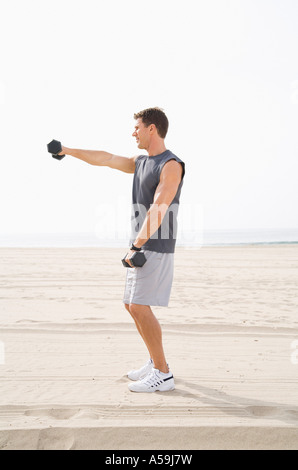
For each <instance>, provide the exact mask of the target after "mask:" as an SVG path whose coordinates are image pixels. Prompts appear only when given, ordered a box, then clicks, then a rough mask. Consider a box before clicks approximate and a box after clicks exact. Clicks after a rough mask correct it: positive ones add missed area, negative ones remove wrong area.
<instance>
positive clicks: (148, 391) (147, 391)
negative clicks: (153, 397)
mask: <svg viewBox="0 0 298 470" xmlns="http://www.w3.org/2000/svg"><path fill="white" fill-rule="evenodd" d="M128 389H129V390H130V391H131V392H136V393H154V392H171V391H172V390H175V385H173V386H172V387H171V388H167V389H166V390H163V389H155V390H132V389H131V388H130V387H128Z"/></svg>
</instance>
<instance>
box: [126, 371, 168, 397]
mask: <svg viewBox="0 0 298 470" xmlns="http://www.w3.org/2000/svg"><path fill="white" fill-rule="evenodd" d="M128 388H129V390H130V391H131V392H168V391H170V390H174V389H175V383H174V377H173V374H172V373H171V372H168V373H167V374H165V373H163V372H161V371H160V370H158V369H154V367H153V368H152V371H151V372H149V374H148V375H146V377H144V378H143V379H141V380H138V382H135V383H134V384H129V386H128Z"/></svg>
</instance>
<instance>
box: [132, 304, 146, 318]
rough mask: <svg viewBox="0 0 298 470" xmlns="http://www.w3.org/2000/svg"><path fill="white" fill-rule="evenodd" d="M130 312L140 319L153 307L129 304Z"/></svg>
mask: <svg viewBox="0 0 298 470" xmlns="http://www.w3.org/2000/svg"><path fill="white" fill-rule="evenodd" d="M129 312H130V314H131V315H132V316H133V317H134V318H136V319H139V318H142V317H143V316H144V315H146V314H149V313H151V309H150V307H149V306H148V305H139V304H129Z"/></svg>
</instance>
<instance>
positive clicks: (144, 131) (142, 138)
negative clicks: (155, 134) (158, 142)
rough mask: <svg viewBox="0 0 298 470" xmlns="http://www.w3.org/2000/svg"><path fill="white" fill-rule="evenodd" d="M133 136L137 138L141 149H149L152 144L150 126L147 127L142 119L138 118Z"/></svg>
mask: <svg viewBox="0 0 298 470" xmlns="http://www.w3.org/2000/svg"><path fill="white" fill-rule="evenodd" d="M132 136H133V137H135V138H136V142H137V145H138V148H139V149H147V148H148V145H149V142H150V126H148V127H146V126H145V124H144V123H143V121H142V119H141V118H138V119H137V120H136V124H135V130H134V132H133V134H132Z"/></svg>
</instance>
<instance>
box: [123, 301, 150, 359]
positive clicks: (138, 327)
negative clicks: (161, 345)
mask: <svg viewBox="0 0 298 470" xmlns="http://www.w3.org/2000/svg"><path fill="white" fill-rule="evenodd" d="M124 306H125V308H126V310H127V311H128V312H129V313H130V315H131V316H132V318H133V320H134V322H135V325H136V327H137V330H138V332H139V333H140V335H141V337H142V339H143V341H144V343H145V345H146V347H147V349H148V352H149V356H150V357H151V358H152V355H151V351H150V348H149V344H147V342H146V339H145V338H144V336H143V333H142V330H141V326H140V325H139V323H138V320H137V318H136V317H135V316H134V315H133V314H132V313H131V311H130V307H129V304H124Z"/></svg>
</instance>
